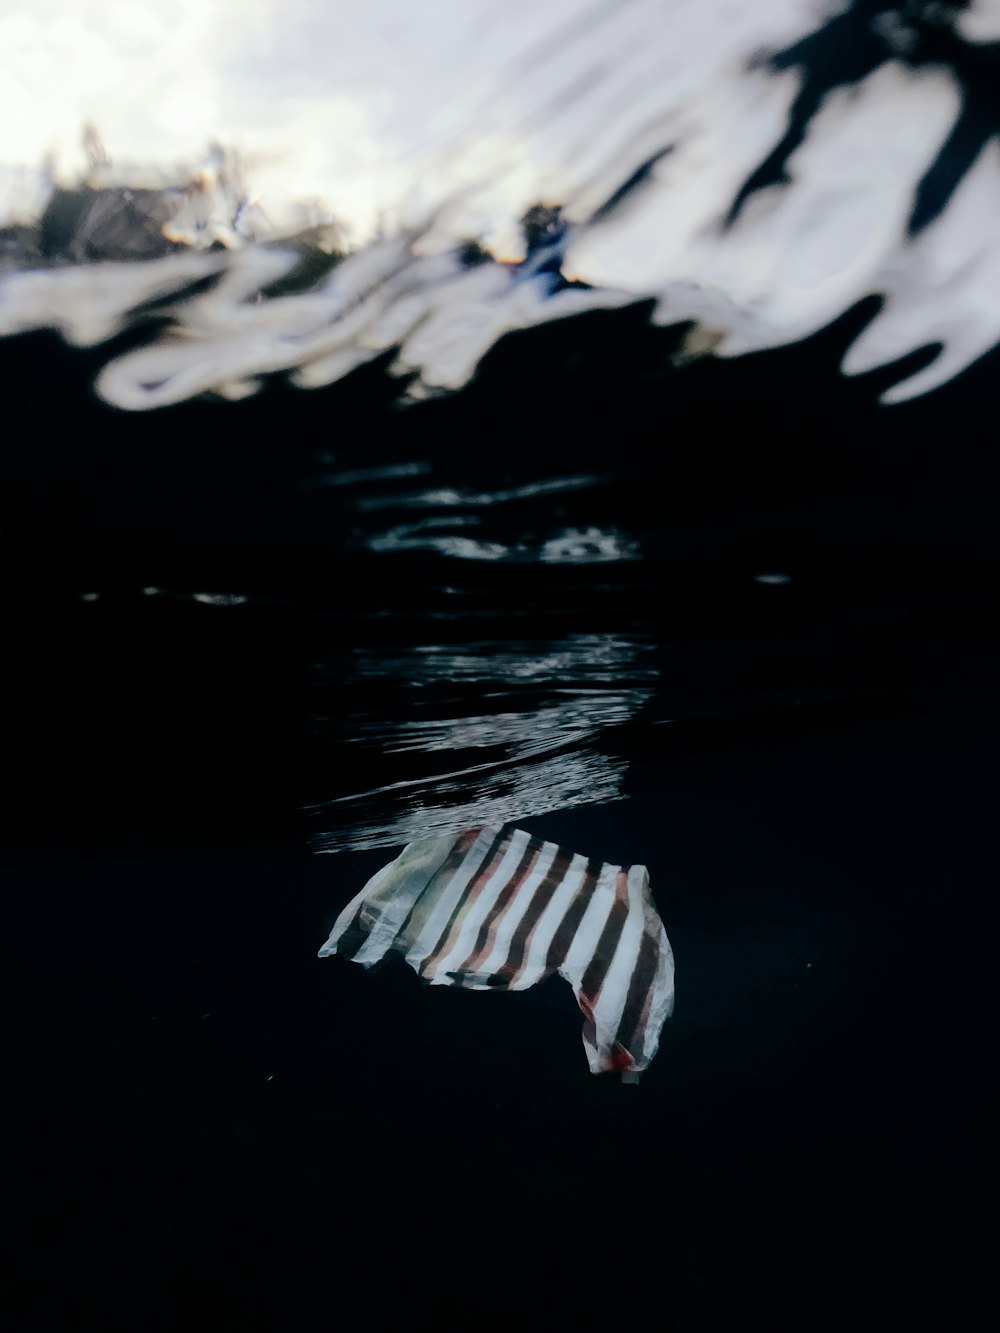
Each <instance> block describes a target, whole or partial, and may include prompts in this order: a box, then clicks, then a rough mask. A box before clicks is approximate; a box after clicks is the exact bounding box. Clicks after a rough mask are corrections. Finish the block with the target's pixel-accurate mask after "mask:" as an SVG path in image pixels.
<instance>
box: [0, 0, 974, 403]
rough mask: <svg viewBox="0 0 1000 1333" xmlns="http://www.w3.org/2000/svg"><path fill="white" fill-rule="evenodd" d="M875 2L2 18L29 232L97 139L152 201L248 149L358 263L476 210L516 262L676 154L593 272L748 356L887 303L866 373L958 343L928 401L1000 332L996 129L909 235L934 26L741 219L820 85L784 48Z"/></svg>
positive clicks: (241, 3) (615, 220) (927, 115)
mask: <svg viewBox="0 0 1000 1333" xmlns="http://www.w3.org/2000/svg"><path fill="white" fill-rule="evenodd" d="M849 8H850V6H849V5H848V4H847V3H846V2H845V0H768V3H767V4H760V3H757V0H754V2H753V3H747V2H745V0H613V3H606V2H605V3H600V2H597V3H595V2H594V0H545V3H544V4H538V3H536V0H509V2H508V3H506V4H502V5H501V4H497V3H495V2H494V0H427V3H423V4H421V5H412V4H410V3H409V0H366V3H364V4H361V5H358V4H346V3H330V0H281V3H280V4H279V3H278V2H277V0H214V3H206V0H173V3H171V4H169V5H166V4H162V3H160V4H154V3H150V2H149V0H133V2H132V3H130V4H129V5H122V4H119V3H117V0H74V2H73V3H69V0H30V3H28V2H27V0H23V2H22V0H16V2H15V3H13V4H11V3H8V4H7V5H6V6H4V8H3V10H2V11H0V216H3V217H4V218H6V220H14V221H17V220H30V219H31V218H32V217H34V216H37V214H38V212H39V210H40V207H41V205H42V204H43V203H44V198H45V196H46V191H47V190H48V189H49V188H51V182H52V180H53V179H55V180H58V181H62V182H72V181H73V180H75V179H79V177H80V174H81V173H82V172H83V171H84V170H85V168H86V155H85V152H84V147H83V129H84V126H85V125H87V124H90V125H93V126H94V128H95V129H96V131H97V133H98V135H99V136H100V138H101V140H102V141H103V144H104V147H105V149H106V151H107V153H108V154H109V156H110V158H111V160H112V162H113V164H114V166H115V169H116V170H120V171H121V172H122V173H124V174H125V175H126V176H127V177H128V180H129V182H130V183H133V184H142V183H149V184H153V185H155V184H160V183H164V182H165V181H166V180H167V179H168V178H169V179H171V180H173V181H177V180H178V179H179V178H183V174H184V171H185V170H187V169H190V168H191V166H192V165H193V164H194V165H196V164H197V163H198V162H199V161H204V160H205V154H206V152H207V150H208V147H209V145H210V144H211V143H218V144H220V145H222V147H223V148H225V149H226V150H227V151H231V152H236V153H238V155H239V159H240V162H241V164H242V172H243V181H244V183H245V187H246V192H247V195H248V198H249V201H250V203H251V204H252V206H253V210H254V215H255V216H256V217H257V218H258V219H260V220H261V221H262V226H263V231H264V232H266V231H267V230H268V229H269V228H270V229H272V230H273V231H274V232H278V233H280V232H281V231H282V229H284V230H285V231H286V232H287V231H288V230H289V229H292V228H294V225H295V223H296V221H297V220H302V219H303V218H304V217H316V216H322V217H330V216H332V217H333V218H335V219H336V220H337V222H338V223H339V224H340V225H341V226H342V228H343V232H344V234H345V237H346V238H347V240H348V242H349V243H350V244H351V245H352V246H359V245H364V244H365V243H366V242H367V241H368V240H370V239H371V238H372V236H373V235H374V234H375V233H376V231H378V230H381V231H382V232H383V233H384V234H389V235H391V234H392V233H393V232H394V231H398V230H399V228H400V227H401V226H402V225H403V224H404V223H406V222H408V221H410V220H412V219H414V218H419V217H420V216H422V215H424V214H426V212H427V210H428V209H429V208H430V207H432V206H434V205H436V204H440V203H441V202H442V201H443V200H450V201H452V202H451V212H450V213H449V215H448V223H447V225H448V229H449V231H450V234H451V235H453V236H455V237H458V236H462V235H464V236H469V235H475V236H478V237H480V238H482V239H485V240H486V241H487V243H488V244H489V245H491V247H492V248H493V249H494V252H496V253H500V254H507V255H511V256H516V255H517V253H518V251H519V247H520V245H521V242H520V236H519V230H518V227H517V218H518V217H519V215H520V213H521V212H523V210H524V209H525V208H526V207H527V206H528V205H529V204H530V203H532V202H534V201H535V200H538V199H544V200H546V201H549V202H555V201H559V202H562V203H565V205H566V207H567V213H568V215H569V217H570V218H571V220H575V221H577V222H582V221H586V219H588V218H590V217H591V216H592V214H593V213H594V210H595V209H597V208H599V206H600V205H601V204H602V202H603V201H605V200H606V199H607V198H608V197H609V195H612V194H613V193H614V192H615V191H616V190H617V189H618V188H619V187H620V186H621V184H622V182H623V181H624V180H626V179H627V178H628V177H629V175H630V173H632V172H634V171H635V170H636V169H637V168H638V167H640V166H641V165H642V164H643V163H647V164H648V163H649V162H650V161H651V159H655V161H654V162H653V165H652V167H651V168H650V170H649V172H648V180H647V182H646V184H645V186H644V187H643V189H642V190H641V191H637V192H635V195H634V197H630V200H629V202H628V204H627V206H626V207H624V208H622V209H619V210H618V211H617V212H615V214H614V215H613V216H612V217H611V218H609V219H607V220H604V221H602V222H601V223H600V224H597V225H587V226H581V227H579V228H578V230H577V231H576V233H574V234H573V235H572V236H571V237H570V240H569V244H568V249H567V253H566V256H565V264H564V270H565V271H567V272H569V273H570V274H571V275H573V276H578V277H581V278H584V279H585V280H587V281H588V282H590V283H592V284H595V285H599V286H601V287H602V288H606V289H608V291H609V292H612V293H618V294H619V296H613V297H612V298H610V299H612V300H618V299H620V297H621V296H622V295H624V297H627V298H629V299H642V298H644V297H647V296H655V297H657V298H659V300H660V306H659V308H658V310H657V313H656V316H655V318H656V319H657V320H658V321H659V322H661V323H664V322H675V321H676V320H677V319H678V318H681V319H683V318H685V317H688V316H692V317H695V318H697V319H699V320H700V321H702V322H704V323H706V324H707V325H708V326H710V327H711V328H714V329H716V330H721V331H722V333H723V334H724V337H723V338H722V341H721V342H719V344H718V349H719V350H720V351H721V352H722V353H723V354H732V355H735V354H739V353H741V352H744V351H747V350H753V349H755V348H758V347H763V346H772V345H780V344H781V343H783V342H790V341H795V340H797V339H799V338H802V337H805V336H808V335H809V334H810V333H811V332H813V331H815V330H816V329H818V328H820V327H822V326H823V325H824V324H826V323H828V322H829V321H830V320H832V319H835V318H836V317H837V316H838V315H840V314H841V313H843V311H844V310H846V309H848V308H849V307H850V306H851V305H852V304H853V303H855V302H856V301H858V300H859V299H861V298H862V297H864V296H865V295H868V294H871V293H881V294H883V295H884V296H885V297H886V306H885V308H884V309H883V311H882V313H881V314H880V315H879V317H878V318H877V319H875V320H874V321H873V322H872V323H871V325H869V328H868V330H866V332H865V333H864V334H863V335H862V337H861V338H860V339H859V340H858V341H857V342H856V343H855V344H854V346H853V347H852V349H851V351H850V353H849V354H848V358H847V360H846V361H845V365H844V368H845V370H847V371H848V372H849V373H851V372H855V373H856V372H860V371H864V370H869V369H872V368H873V367H875V366H877V365H880V364H884V363H886V362H887V361H891V360H893V359H895V358H898V357H900V356H903V355H905V354H906V353H908V352H910V351H912V350H913V349H914V348H916V347H919V346H922V345H927V344H930V343H933V342H935V341H940V342H942V343H944V344H945V348H944V351H943V352H942V355H941V356H940V357H939V358H938V359H937V360H936V361H935V362H934V363H933V364H932V365H931V366H929V367H927V368H925V369H923V370H920V371H918V372H917V373H916V374H915V375H913V376H911V377H910V379H909V380H907V381H904V383H903V384H902V385H901V386H899V387H898V388H897V389H893V390H891V391H890V394H889V395H888V396H887V399H886V401H892V400H893V395H895V396H896V398H898V399H900V400H901V399H902V398H903V397H907V396H911V395H912V394H913V393H915V392H923V391H926V390H927V389H929V388H932V387H934V386H935V384H937V383H943V382H945V381H946V380H947V379H949V378H950V377H951V376H953V375H954V374H955V373H957V372H958V371H959V370H961V368H962V367H963V366H964V365H967V364H969V363H970V362H971V361H973V360H975V359H976V358H977V357H978V356H980V355H981V354H982V353H983V352H984V351H986V350H988V348H989V347H991V346H992V345H993V344H994V343H995V342H996V341H997V338H998V337H1000V295H993V294H994V293H1000V246H998V245H997V243H996V242H995V239H994V225H993V223H992V222H991V221H990V219H995V218H996V216H997V215H998V214H1000V140H998V138H997V136H996V134H994V135H993V137H992V138H989V137H987V138H986V139H985V140H984V142H983V144H982V147H981V149H980V150H979V151H978V152H977V153H976V154H975V155H974V158H973V160H972V162H971V164H970V165H969V166H968V169H967V170H965V172H964V175H963V177H962V179H961V183H960V184H959V186H958V188H957V189H956V190H955V192H954V194H953V196H952V198H951V199H950V201H949V206H948V208H947V209H946V210H945V211H944V213H943V215H942V216H941V217H940V218H939V219H937V220H935V222H934V223H933V225H931V226H929V227H928V228H927V229H926V230H925V231H923V232H921V233H920V234H919V235H912V234H910V232H909V231H908V229H907V223H908V219H909V217H910V212H911V209H912V206H913V199H914V191H915V189H916V188H917V186H918V185H919V183H920V181H921V180H922V179H923V177H924V176H925V174H926V173H927V172H928V170H929V169H930V168H931V166H932V165H933V164H934V162H935V160H936V158H937V156H938V154H939V153H941V152H942V151H943V149H945V148H946V145H947V144H948V143H949V136H950V135H951V134H952V131H953V129H954V127H955V125H956V122H957V119H958V117H959V116H960V113H961V110H962V105H963V90H962V88H961V86H960V84H959V82H958V80H957V79H956V77H955V75H954V73H953V71H952V70H951V69H950V68H949V67H948V66H947V65H945V64H941V63H933V62H932V63H930V64H924V65H921V66H920V67H919V68H917V69H914V68H912V67H911V66H910V65H909V64H908V63H907V62H906V59H905V49H906V41H907V38H906V34H905V31H903V30H901V29H898V28H897V29H896V30H893V29H892V28H891V25H890V27H887V28H886V29H885V32H884V33H883V36H884V38H885V59H884V61H883V62H882V63H881V64H879V65H878V67H877V68H875V69H874V70H872V71H870V72H869V73H867V74H866V75H865V76H864V77H862V78H859V79H857V80H856V81H855V82H853V83H850V84H846V85H844V86H838V87H834V88H833V90H832V91H830V92H829V93H828V95H827V96H826V97H825V98H824V99H823V101H822V103H821V104H820V106H819V108H818V110H817V112H816V114H815V115H813V116H812V118H811V119H810V122H809V124H808V126H807V129H806V133H805V136H804V139H803V142H802V144H801V145H800V146H799V147H798V148H797V149H796V150H795V152H794V153H793V154H792V155H791V157H790V159H789V161H788V163H787V167H786V176H787V179H786V180H785V181H783V182H778V183H774V184H771V185H770V186H768V187H766V188H763V189H760V190H759V191H757V192H756V193H755V194H754V195H753V196H752V198H751V199H750V200H749V202H748V203H747V206H746V207H745V208H744V210H743V212H742V214H741V216H740V218H739V220H738V222H737V224H736V225H735V226H733V227H732V228H730V229H728V230H727V229H725V228H723V226H722V223H723V221H724V219H725V218H726V216H727V212H728V210H729V209H730V208H731V206H732V204H733V200H734V197H735V196H736V195H737V193H738V191H739V190H740V188H741V186H742V185H743V184H744V183H745V182H746V180H747V179H748V177H749V176H751V175H752V173H753V172H754V170H755V169H756V168H757V167H758V166H759V165H760V163H761V162H762V161H763V160H765V159H766V158H767V156H768V154H769V153H770V152H771V151H772V150H773V148H774V147H775V145H776V144H777V143H778V142H779V141H780V140H781V138H782V136H783V134H784V133H785V130H786V128H787V126H788V124H789V118H790V115H791V113H792V109H793V107H794V104H795V100H796V97H797V96H798V94H799V93H800V91H801V89H802V81H803V74H802V71H801V69H799V68H796V67H794V66H791V67H785V68H781V69H776V68H773V67H771V68H767V67H765V66H763V65H762V64H761V62H760V61H759V59H755V58H757V57H759V56H760V55H761V53H774V52H777V51H782V50H787V49H788V48H789V47H791V46H793V45H794V44H795V43H797V42H800V41H801V40H802V39H803V38H805V37H807V36H809V35H810V34H812V33H814V32H816V31H817V30H819V29H821V28H822V27H823V25H824V24H825V23H828V22H829V21H830V20H831V19H836V18H837V16H838V15H841V14H843V13H845V12H846V11H847V10H848V9H849ZM893 21H894V22H895V20H893ZM951 21H952V20H949V22H951ZM954 26H955V28H956V30H957V32H958V34H959V35H960V37H961V38H962V39H963V41H965V42H968V43H970V44H973V45H974V44H983V43H988V42H993V41H997V40H998V39H1000V0H979V2H978V3H975V4H973V5H972V6H971V7H970V8H969V9H968V10H967V11H966V12H964V13H963V14H961V15H960V16H959V17H958V18H957V19H955V20H954ZM667 150H669V151H667ZM657 155H659V156H657ZM463 299H464V298H463ZM502 322H503V325H504V327H511V326H512V325H511V323H510V321H509V320H506V319H505V321H502ZM514 323H515V324H516V323H517V320H514Z"/></svg>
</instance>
